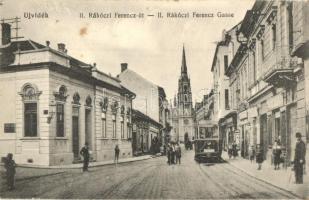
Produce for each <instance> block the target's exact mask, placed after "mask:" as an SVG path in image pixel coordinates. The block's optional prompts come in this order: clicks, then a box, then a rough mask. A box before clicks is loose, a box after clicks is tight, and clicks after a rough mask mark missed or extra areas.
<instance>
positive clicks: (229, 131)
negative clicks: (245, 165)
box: [211, 24, 240, 148]
mask: <svg viewBox="0 0 309 200" xmlns="http://www.w3.org/2000/svg"><path fill="white" fill-rule="evenodd" d="M239 26H240V24H238V25H236V26H234V27H233V28H232V29H230V30H229V31H223V34H222V40H221V41H219V42H218V43H217V47H216V51H215V54H214V58H213V62H212V68H211V72H212V73H213V81H214V86H213V88H214V97H213V98H214V108H213V109H214V117H213V119H214V121H216V123H217V124H218V127H219V129H218V131H219V134H220V135H221V137H222V138H223V140H222V142H223V146H224V148H227V146H228V145H229V144H231V143H233V142H234V141H235V142H237V144H239V135H235V134H234V133H235V130H236V128H237V113H236V111H235V110H232V109H231V102H230V96H231V95H235V94H234V93H233V94H231V91H230V87H229V84H230V82H229V77H227V76H226V75H225V70H226V69H227V67H228V66H229V64H230V62H231V60H232V58H233V56H234V54H235V52H236V50H237V48H238V45H239V44H238V42H237V38H236V30H237V28H238V27H239ZM236 133H237V132H236Z"/></svg>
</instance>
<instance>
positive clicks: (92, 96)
mask: <svg viewBox="0 0 309 200" xmlns="http://www.w3.org/2000/svg"><path fill="white" fill-rule="evenodd" d="M0 94H1V98H0V105H2V107H3V114H1V116H0V156H6V155H7V153H13V154H14V158H15V161H16V162H17V164H27V165H43V166H51V165H65V164H71V163H74V162H80V161H81V157H80V155H79V151H80V149H81V148H82V146H83V145H84V144H85V142H88V143H89V146H90V150H91V159H92V160H93V161H103V160H111V159H113V157H114V147H115V145H116V144H119V146H120V149H121V157H131V156H132V147H131V142H130V137H131V104H132V99H133V98H134V96H135V95H134V93H132V92H130V91H129V90H127V89H126V88H124V87H123V86H122V85H121V84H120V81H119V80H118V79H117V78H113V77H111V76H108V75H106V74H105V73H103V72H101V71H99V70H97V68H96V66H95V64H94V65H89V64H86V63H84V62H82V61H80V60H77V59H75V58H73V57H71V56H69V55H68V54H67V50H66V49H65V45H64V44H63V43H60V44H58V49H57V50H55V49H53V48H51V47H50V43H49V42H48V41H47V42H46V45H42V44H39V43H37V42H34V41H32V40H24V41H13V42H12V41H10V25H9V24H5V23H4V24H2V45H1V46H0Z"/></svg>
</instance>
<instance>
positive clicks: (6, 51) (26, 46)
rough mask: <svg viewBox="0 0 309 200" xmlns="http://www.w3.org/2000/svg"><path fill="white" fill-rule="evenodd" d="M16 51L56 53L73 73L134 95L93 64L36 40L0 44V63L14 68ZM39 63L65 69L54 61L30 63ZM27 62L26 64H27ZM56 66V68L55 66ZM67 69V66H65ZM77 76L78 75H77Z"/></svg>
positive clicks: (118, 81) (7, 67) (34, 64)
mask: <svg viewBox="0 0 309 200" xmlns="http://www.w3.org/2000/svg"><path fill="white" fill-rule="evenodd" d="M16 51H30V52H31V51H34V52H35V51H50V52H52V53H54V54H57V55H58V56H62V57H65V58H67V59H68V60H69V62H70V66H71V67H70V68H69V70H71V71H72V72H73V71H74V74H75V75H76V74H80V78H83V77H84V78H86V77H85V76H87V78H88V79H92V80H95V81H96V83H98V84H102V85H104V86H107V87H109V88H111V89H113V88H114V89H115V88H117V89H118V90H119V92H120V93H122V94H129V95H131V96H132V97H134V96H135V94H134V93H133V92H131V91H130V90H128V89H127V88H125V87H124V86H122V85H121V84H120V80H119V79H117V78H115V77H111V76H108V75H107V74H105V73H104V72H102V71H99V70H97V69H96V68H94V66H92V65H90V64H87V63H85V62H82V61H80V60H78V59H76V58H74V57H71V56H69V55H68V54H66V53H64V52H61V51H58V50H55V49H52V48H50V47H49V46H45V45H42V44H40V43H38V42H35V41H33V40H21V41H13V42H11V43H10V44H8V45H5V46H0V53H1V54H0V60H1V61H2V62H1V63H0V65H4V66H6V69H7V70H9V68H10V67H11V68H16V66H13V65H11V63H13V62H14V58H13V57H12V56H13V54H12V52H16ZM2 58H3V59H2ZM40 64H45V65H47V66H51V67H52V68H54V69H56V68H57V70H58V71H60V72H64V71H65V70H61V69H59V67H60V66H58V65H57V64H56V63H53V62H47V63H41V62H40V61H38V62H37V63H31V65H32V66H35V67H37V65H40ZM28 65H29V64H27V66H28ZM22 66H26V65H22ZM55 67H56V68H55ZM66 70H67V68H66ZM92 72H98V73H99V76H98V77H94V76H93V75H92ZM66 74H68V75H69V74H72V73H68V72H66ZM77 77H78V76H77Z"/></svg>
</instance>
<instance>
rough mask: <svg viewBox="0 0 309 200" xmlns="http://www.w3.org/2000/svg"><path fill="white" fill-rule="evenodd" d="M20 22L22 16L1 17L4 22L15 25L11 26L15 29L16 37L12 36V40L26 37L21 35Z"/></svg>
mask: <svg viewBox="0 0 309 200" xmlns="http://www.w3.org/2000/svg"><path fill="white" fill-rule="evenodd" d="M20 22H21V21H20V17H15V18H3V19H1V23H2V24H3V23H7V24H10V25H11V26H13V27H11V29H12V30H15V37H11V39H12V40H15V41H17V40H18V39H21V38H24V37H23V36H19V30H20V29H21V28H20V26H19V23H20Z"/></svg>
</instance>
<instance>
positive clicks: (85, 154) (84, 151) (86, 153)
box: [80, 142, 90, 172]
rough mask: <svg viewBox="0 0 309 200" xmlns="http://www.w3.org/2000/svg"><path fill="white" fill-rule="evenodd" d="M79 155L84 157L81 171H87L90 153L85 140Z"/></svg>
mask: <svg viewBox="0 0 309 200" xmlns="http://www.w3.org/2000/svg"><path fill="white" fill-rule="evenodd" d="M80 155H82V156H83V157H84V166H83V172H84V171H88V165H89V158H90V154H89V147H88V143H87V142H86V143H85V146H84V147H83V148H82V149H81V150H80Z"/></svg>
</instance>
